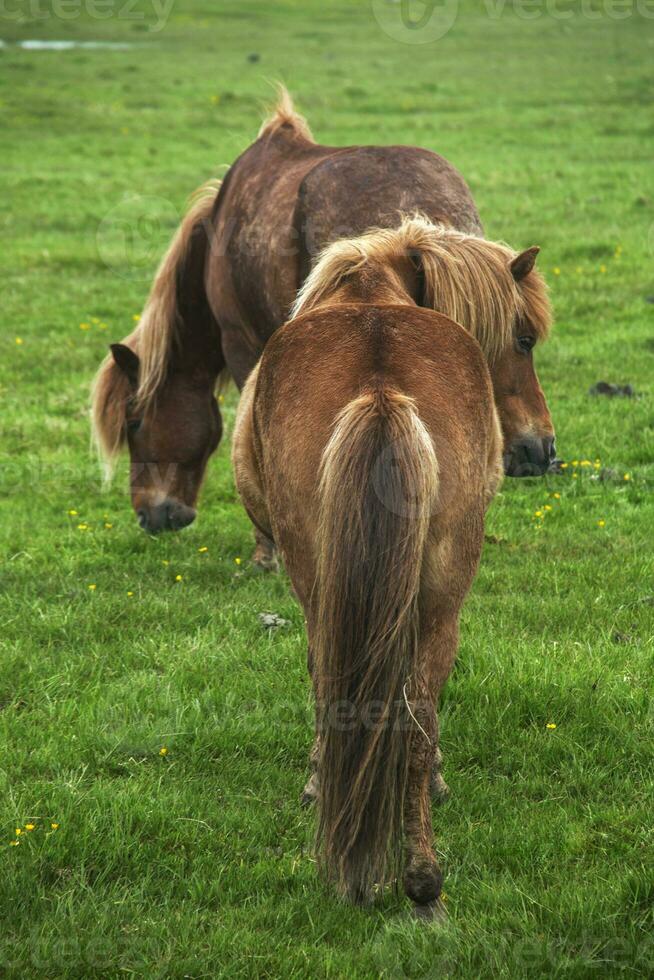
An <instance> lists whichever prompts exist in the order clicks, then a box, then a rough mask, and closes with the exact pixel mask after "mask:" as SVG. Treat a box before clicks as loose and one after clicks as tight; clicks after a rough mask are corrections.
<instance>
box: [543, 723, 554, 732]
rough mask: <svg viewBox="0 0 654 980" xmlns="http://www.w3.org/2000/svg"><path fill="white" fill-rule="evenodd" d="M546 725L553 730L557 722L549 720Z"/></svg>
mask: <svg viewBox="0 0 654 980" xmlns="http://www.w3.org/2000/svg"><path fill="white" fill-rule="evenodd" d="M545 727H546V728H548V729H549V731H551V732H553V731H554V729H555V728H556V724H555V722H553V721H548V723H547V725H546V726H545Z"/></svg>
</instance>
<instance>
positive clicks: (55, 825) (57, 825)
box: [50, 823, 59, 830]
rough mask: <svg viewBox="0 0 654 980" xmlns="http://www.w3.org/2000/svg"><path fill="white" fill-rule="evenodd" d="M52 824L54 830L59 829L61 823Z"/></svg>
mask: <svg viewBox="0 0 654 980" xmlns="http://www.w3.org/2000/svg"><path fill="white" fill-rule="evenodd" d="M50 826H51V827H52V829H53V830H57V829H58V827H59V824H58V823H51V824H50Z"/></svg>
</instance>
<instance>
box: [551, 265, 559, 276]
mask: <svg viewBox="0 0 654 980" xmlns="http://www.w3.org/2000/svg"><path fill="white" fill-rule="evenodd" d="M552 272H553V273H554V275H555V276H560V275H561V270H560V269H559V267H558V265H555V266H554V268H553V269H552Z"/></svg>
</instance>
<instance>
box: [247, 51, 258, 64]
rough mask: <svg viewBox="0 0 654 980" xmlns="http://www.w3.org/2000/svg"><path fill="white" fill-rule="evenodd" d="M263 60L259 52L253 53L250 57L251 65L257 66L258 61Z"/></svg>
mask: <svg viewBox="0 0 654 980" xmlns="http://www.w3.org/2000/svg"><path fill="white" fill-rule="evenodd" d="M260 59H261V55H260V54H259V53H258V52H257V51H253V52H252V54H249V55H248V61H249V62H250V64H251V65H256V63H257V61H259V60H260Z"/></svg>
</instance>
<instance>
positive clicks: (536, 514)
mask: <svg viewBox="0 0 654 980" xmlns="http://www.w3.org/2000/svg"><path fill="white" fill-rule="evenodd" d="M542 516H543V512H542V510H536V511H534V517H542Z"/></svg>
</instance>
